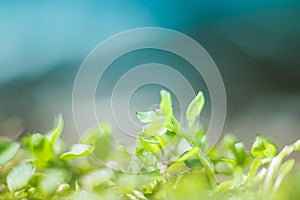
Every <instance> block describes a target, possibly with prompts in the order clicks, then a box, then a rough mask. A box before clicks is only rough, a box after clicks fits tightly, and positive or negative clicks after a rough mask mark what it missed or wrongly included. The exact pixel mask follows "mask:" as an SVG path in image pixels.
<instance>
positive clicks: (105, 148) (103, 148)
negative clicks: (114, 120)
mask: <svg viewBox="0 0 300 200" xmlns="http://www.w3.org/2000/svg"><path fill="white" fill-rule="evenodd" d="M87 135H88V138H87V139H86V140H85V141H84V144H88V145H89V144H93V145H94V147H95V150H94V151H93V155H94V156H95V157H96V158H97V159H100V160H105V159H106V158H107V156H108V155H109V153H110V151H111V150H112V142H113V141H112V136H111V126H110V125H109V124H107V123H103V124H100V125H98V126H96V127H93V128H91V129H90V130H89V131H88V133H87Z"/></svg>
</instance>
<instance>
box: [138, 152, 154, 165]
mask: <svg viewBox="0 0 300 200" xmlns="http://www.w3.org/2000/svg"><path fill="white" fill-rule="evenodd" d="M135 153H136V156H137V157H138V159H139V160H140V161H141V162H142V163H143V164H144V165H145V166H156V165H157V162H158V160H157V157H156V155H155V153H154V152H153V151H150V150H148V149H144V148H137V149H136V151H135Z"/></svg>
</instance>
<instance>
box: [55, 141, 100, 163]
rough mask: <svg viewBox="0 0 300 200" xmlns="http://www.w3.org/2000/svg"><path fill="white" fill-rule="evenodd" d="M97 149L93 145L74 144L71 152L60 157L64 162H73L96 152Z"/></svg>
mask: <svg viewBox="0 0 300 200" xmlns="http://www.w3.org/2000/svg"><path fill="white" fill-rule="evenodd" d="M94 149H95V147H94V146H93V145H87V144H74V145H73V146H72V147H71V148H70V150H69V151H68V152H66V153H63V154H62V155H61V156H60V159H62V160H73V159H76V158H80V157H83V156H86V155H88V154H90V153H92V152H93V151H94Z"/></svg>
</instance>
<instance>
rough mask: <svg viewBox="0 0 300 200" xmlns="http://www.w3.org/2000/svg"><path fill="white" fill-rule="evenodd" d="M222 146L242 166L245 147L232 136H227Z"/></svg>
mask: <svg viewBox="0 0 300 200" xmlns="http://www.w3.org/2000/svg"><path fill="white" fill-rule="evenodd" d="M222 146H223V147H224V149H225V151H227V153H229V156H230V157H231V158H234V159H235V160H236V162H237V164H239V165H243V164H244V162H245V159H246V156H247V155H246V151H245V146H244V144H243V143H241V142H240V141H239V140H238V139H237V138H236V137H235V136H234V135H231V134H228V135H226V136H225V137H224V138H223V140H222Z"/></svg>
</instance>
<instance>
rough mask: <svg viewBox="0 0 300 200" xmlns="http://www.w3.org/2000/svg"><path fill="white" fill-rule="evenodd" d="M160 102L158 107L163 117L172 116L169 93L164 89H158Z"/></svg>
mask: <svg viewBox="0 0 300 200" xmlns="http://www.w3.org/2000/svg"><path fill="white" fill-rule="evenodd" d="M160 96H161V102H160V109H161V110H162V113H163V115H164V116H165V117H167V118H168V119H170V118H171V117H172V116H173V108H172V98H171V94H170V93H169V92H167V91H165V90H162V91H160Z"/></svg>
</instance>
